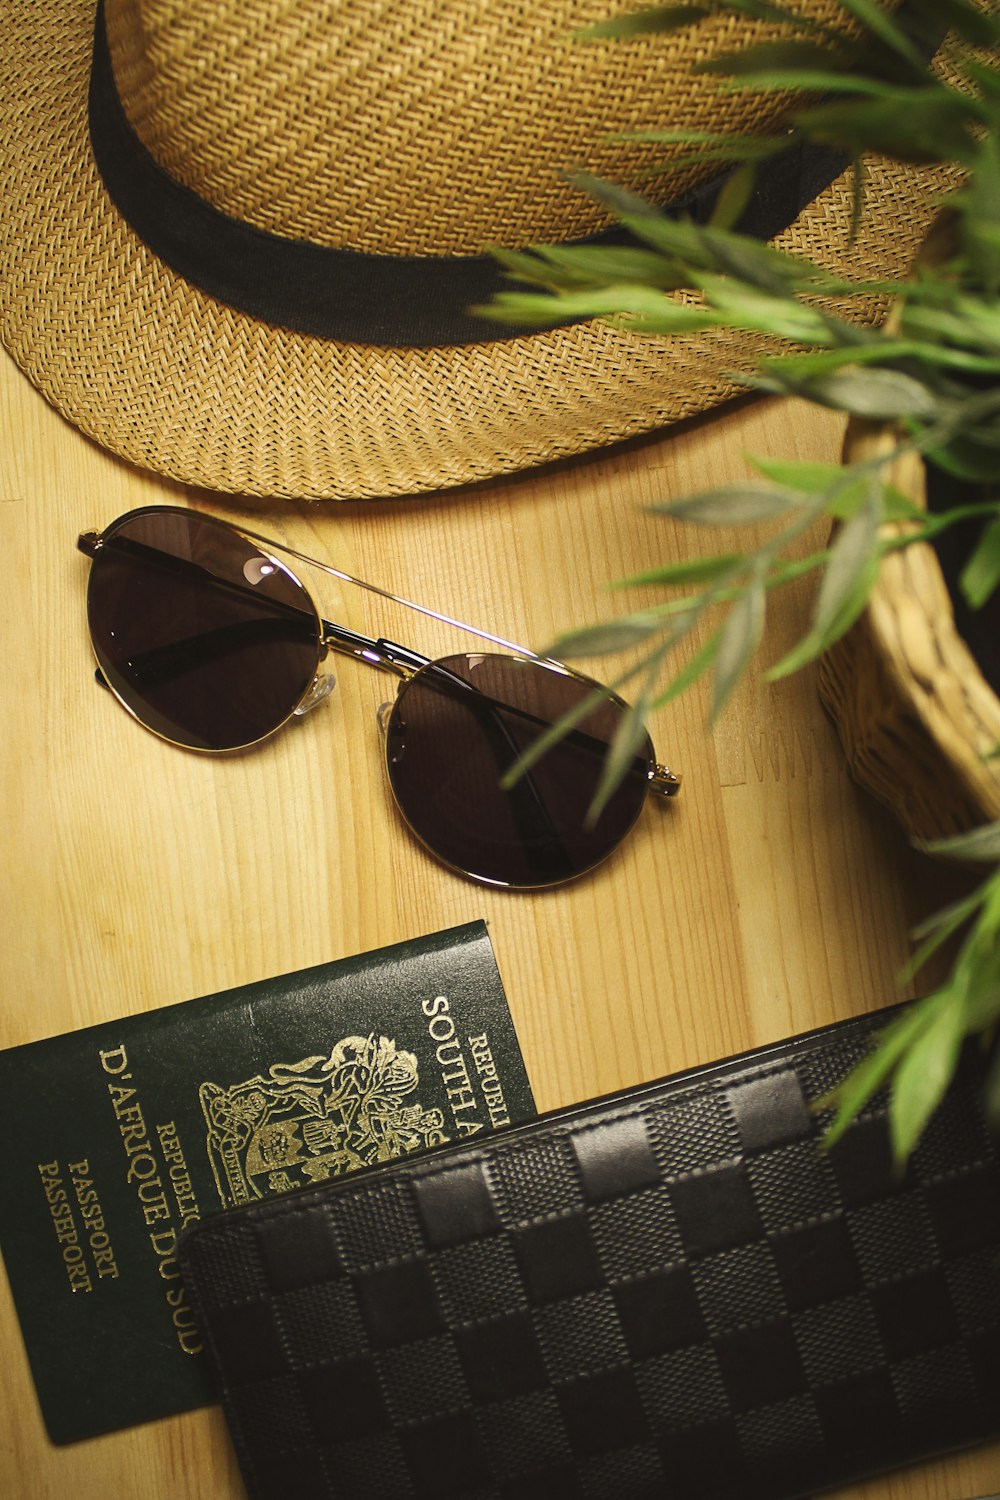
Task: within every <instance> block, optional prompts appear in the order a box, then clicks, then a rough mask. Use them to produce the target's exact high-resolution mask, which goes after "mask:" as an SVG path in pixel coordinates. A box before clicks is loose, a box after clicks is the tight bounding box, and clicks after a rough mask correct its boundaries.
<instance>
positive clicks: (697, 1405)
mask: <svg viewBox="0 0 1000 1500" xmlns="http://www.w3.org/2000/svg"><path fill="white" fill-rule="evenodd" d="M884 1020H885V1013H883V1015H882V1016H874V1017H865V1018H859V1019H857V1020H854V1021H850V1022H846V1023H838V1024H837V1025H835V1026H833V1027H827V1028H825V1029H823V1030H821V1031H818V1032H813V1033H810V1034H808V1035H805V1036H802V1037H798V1038H796V1039H794V1040H792V1041H789V1042H786V1043H782V1044H780V1045H777V1046H772V1047H767V1048H764V1049H762V1050H759V1051H756V1052H752V1053H748V1054H745V1055H744V1056H742V1057H739V1058H734V1059H730V1060H728V1061H726V1062H723V1063H719V1064H716V1065H713V1066H710V1067H706V1068H700V1069H697V1070H694V1071H691V1072H688V1073H685V1074H682V1075H678V1076H676V1077H673V1078H669V1079H666V1080H664V1081H662V1082H659V1083H654V1084H649V1085H646V1086H644V1087H642V1088H638V1089H634V1090H629V1091H628V1092H626V1093H622V1094H618V1095H615V1096H613V1097H611V1098H606V1099H602V1100H597V1101H594V1102H592V1103H588V1104H585V1105H581V1106H579V1107H577V1108H573V1109H568V1110H562V1111H559V1112H557V1113H553V1114H549V1115H545V1116H542V1117H541V1118H539V1119H538V1120H536V1121H533V1122H531V1123H530V1124H527V1125H523V1126H519V1127H516V1128H514V1129H511V1130H508V1131H502V1132H499V1133H498V1134H496V1135H493V1136H490V1137H488V1138H485V1139H483V1140H482V1141H481V1142H477V1141H475V1140H473V1141H471V1142H467V1143H466V1144H463V1145H461V1146H457V1147H450V1146H449V1147H444V1148H439V1149H438V1150H435V1151H433V1152H430V1153H426V1154H424V1155H422V1156H420V1157H413V1158H405V1159H402V1160H400V1161H397V1162H394V1163H390V1164H388V1165H386V1166H382V1167H378V1168H374V1169H372V1170H369V1171H365V1172H361V1173H358V1174H355V1175H353V1176H351V1177H346V1178H340V1179H337V1180H334V1181H330V1182H328V1183H326V1184H324V1185H322V1186H321V1187H319V1188H317V1189H307V1190H304V1191H301V1192H296V1193H293V1194H291V1195H289V1196H288V1197H285V1198H272V1199H268V1200H266V1201H263V1202H261V1203H258V1204H256V1205H253V1206H250V1207H245V1208H240V1209H236V1210H233V1211H231V1212H228V1213H224V1214H218V1215H216V1216H214V1217H212V1218H208V1219H205V1220H204V1221H203V1222H202V1223H200V1224H198V1225H196V1226H194V1227H193V1228H192V1229H190V1230H189V1231H188V1232H187V1233H186V1235H185V1237H184V1238H183V1240H182V1242H181V1260H182V1270H183V1274H184V1276H185V1278H186V1279H187V1282H188V1287H189V1290H190V1292H191V1294H192V1295H193V1298H194V1303H195V1308H196V1311H197V1316H198V1318H199V1320H200V1324H201V1327H202V1331H203V1334H204V1336H205V1340H206V1344H207V1346H208V1349H209V1353H210V1358H211V1360H212V1363H213V1364H214V1368H215V1371H216V1375H217V1379H218V1383H219V1389H220V1393H221V1396H222V1399H223V1401H224V1403H225V1409H226V1413H227V1417H228V1421H229V1424H230V1428H231V1431H232V1435H233V1438H234V1441H235V1445H236V1449H237V1452H238V1454H239V1459H240V1464H241V1467H242V1471H243V1474H244V1477H245V1480H246V1484H247V1488H248V1490H249V1492H250V1494H251V1496H254V1497H257V1500H270V1497H275V1500H277V1497H281V1500H285V1497H287V1496H289V1495H291V1494H295V1493H301V1494H308V1495H310V1496H317V1497H318V1496H329V1497H338V1500H355V1497H359V1500H360V1497H365V1500H383V1497H386V1500H387V1497H392V1500H410V1497H412V1500H452V1497H453V1500H459V1497H461V1500H569V1497H573V1500H647V1497H648V1500H758V1497H759V1500H763V1497H767V1500H776V1497H782V1500H789V1497H792V1496H800V1495H806V1494H812V1493H813V1492H815V1491H816V1490H819V1489H823V1488H825V1487H828V1486H835V1485H840V1484H845V1483H848V1482H850V1481H851V1480H854V1479H857V1478H860V1477H862V1476H865V1475H868V1474H871V1473H873V1472H876V1471H878V1470H882V1469H886V1468H891V1467H895V1466H897V1465H900V1464H903V1463H906V1462H909V1461H912V1460H915V1459H918V1458H921V1457H926V1456H930V1455H932V1454H935V1453H940V1452H942V1451H945V1450H948V1449H951V1448H955V1447H959V1446H962V1445H965V1444H969V1443H973V1442H977V1441H980V1440H983V1439H986V1438H988V1437H990V1436H993V1435H996V1434H998V1433H1000V1254H998V1251H1000V1173H998V1164H997V1159H996V1156H995V1151H994V1142H993V1141H992V1140H991V1138H990V1135H989V1133H988V1132H987V1129H986V1126H985V1123H984V1120H983V1117H982V1114H981V1109H980V1086H981V1081H982V1072H983V1066H984V1065H983V1062H982V1060H981V1057H980V1056H979V1054H978V1053H977V1052H976V1051H973V1050H970V1052H969V1054H968V1055H967V1056H966V1058H965V1059H964V1061H963V1065H962V1068H961V1070H960V1073H959V1076H958V1077H957V1079H956V1081H955V1084H954V1086H953V1088H952V1089H951V1091H950V1093H949V1095H948V1097H947V1099H946V1101H945V1102H944V1104H943V1105H942V1106H941V1107H940V1109H939V1110H938V1112H937V1114H936V1115H935V1117H934V1119H933V1121H932V1123H931V1125H930V1127H929V1129H928V1130H927V1132H926V1134H925V1136H924V1138H923V1140H922V1141H921V1143H920V1145H919V1146H918V1148H917V1150H916V1152H915V1154H914V1155H913V1157H912V1159H911V1161H910V1164H909V1167H908V1169H907V1172H906V1174H905V1176H902V1177H901V1176H899V1175H898V1174H897V1172H896V1171H895V1170H894V1168H893V1165H892V1162H891V1160H890V1154H889V1150H888V1140H887V1130H886V1119H885V1103H886V1101H885V1099H884V1098H879V1099H876V1100H874V1101H873V1102H872V1104H871V1105H870V1106H869V1107H868V1108H867V1109H866V1111H865V1112H864V1114H863V1115H862V1116H861V1117H860V1118H859V1119H858V1120H857V1121H856V1122H855V1123H853V1124H852V1125H851V1126H850V1128H849V1129H848V1130H847V1132H846V1134H845V1135H844V1136H843V1137H842V1139H841V1140H840V1142H839V1144H838V1145H837V1146H836V1147H835V1148H834V1149H832V1150H830V1151H829V1152H824V1151H823V1150H822V1149H821V1148H820V1137H821V1135H822V1131H823V1128H824V1124H825V1123H826V1122H825V1118H824V1117H823V1116H817V1114H816V1112H815V1110H814V1109H813V1108H811V1106H813V1105H814V1103H815V1101H816V1100H818V1099H819V1098H821V1097H822V1096H823V1095H824V1094H825V1093H826V1092H827V1091H828V1090H829V1089H830V1088H831V1086H832V1085H833V1084H834V1083H835V1082H836V1081H838V1080H839V1079H840V1078H841V1077H842V1076H843V1074H844V1073H845V1072H846V1070H847V1069H848V1068H849V1067H850V1066H851V1065H852V1063H854V1062H855V1061H857V1059H858V1058H859V1057H860V1056H861V1055H862V1053H863V1052H864V1051H865V1049H866V1048H867V1046H868V1044H869V1042H870V1038H871V1034H872V1031H873V1029H874V1027H875V1026H877V1025H879V1024H884Z"/></svg>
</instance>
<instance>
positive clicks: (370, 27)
mask: <svg viewBox="0 0 1000 1500" xmlns="http://www.w3.org/2000/svg"><path fill="white" fill-rule="evenodd" d="M630 3H631V4H632V7H633V8H636V9H637V8H639V6H638V4H637V3H635V0H630ZM804 3H806V4H807V6H808V8H811V9H812V10H814V11H815V12H816V13H817V14H820V13H827V14H833V13H835V12H837V13H839V7H837V6H836V5H835V3H834V0H804ZM615 8H616V7H614V6H609V3H608V0H579V3H572V0H535V3H532V4H526V3H524V0H340V3H336V4H335V3H332V0H103V4H100V5H97V6H96V7H95V3H94V0H59V3H58V4H54V3H47V4H41V5H40V4H38V3H36V0H12V3H11V4H10V5H8V6H7V7H6V16H7V19H6V21H5V25H4V28H3V38H2V40H0V58H2V60H0V334H2V339H3V342H4V344H5V345H6V347H7V349H8V350H9V351H10V353H11V354H12V355H13V357H14V359H15V360H16V361H17V363H18V364H19V365H20V366H21V368H22V369H23V371H24V372H25V374H26V375H27V376H28V377H29V379H30V380H31V381H33V382H34V383H35V385H37V387H38V388H39V389H40V390H41V391H42V392H43V393H44V395H45V396H46V397H47V398H48V399H49V401H51V402H52V404H53V405H54V406H55V407H56V408H57V409H58V410H59V411H60V412H62V413H63V414H64V416H66V417H67V418H68V419H69V420H70V421H71V422H73V423H75V424H76V425H77V426H78V427H80V428H81V429H82V430H83V431H84V432H85V433H87V434H88V435H89V436H90V437H92V438H94V439H96V440H97V441H98V442H99V443H101V444H103V445H104V446H106V447H107V448H109V449H111V450H113V451H114V452H116V453H118V454H121V455H123V456H124V457H125V458H127V459H129V460H131V461H132V462H134V463H136V464H138V465H141V466H143V467H145V468H148V469H152V470H155V471H157V472H160V473H163V474H166V475H169V476H172V477H173V478H175V479H178V480H181V481H183V482H188V483H193V484H197V485H203V486H207V487H210V488H214V489H217V490H223V491H229V492H234V493H246V494H270V495H286V496H298V497H327V498H347V497H362V496H381V495H397V494H406V493H413V492H418V491H426V490H430V489H435V488H440V487H444V486H449V485H456V484H461V483H465V482H468V481H472V480H476V479H482V478H486V477H489V476H493V475H497V474H500V473H503V472H510V471H514V470H517V469H520V468H523V467H526V466H528V465H532V464H537V463H541V462H543V461H546V460H549V459H554V458H559V457H564V456H567V455H570V454H576V453H580V452H583V451H586V450H588V449H590V448H593V447H595V446H597V445H599V444H604V443H609V442H612V441H615V440H617V439H620V438H624V437H628V436H631V435H634V434H638V433H642V432H646V431H649V430H651V429H653V428H656V427H659V426H662V425H664V424H666V423H669V422H671V421H674V420H676V419H678V418H681V417H686V416H690V415H692V414H694V413H696V412H699V411H703V410H705V409H706V408H707V407H709V406H711V405H712V404H713V403H715V402H717V401H719V400H720V399H722V398H723V397H724V396H726V395H728V394H731V393H732V387H731V386H730V385H727V383H726V381H725V379H724V378H723V374H722V372H723V371H725V370H732V369H734V368H746V367H747V366H748V365H749V364H750V362H751V361H752V359H753V358H754V357H755V355H757V354H759V352H760V343H759V341H757V342H754V341H750V340H747V339H745V338H737V337H735V336H733V335H719V336H704V335H701V336H698V337H697V338H687V339H684V340H681V341H676V340H664V339H649V338H642V337H638V336H636V335H634V334H628V333H624V332H621V331H618V330H614V329H612V328H610V327H608V326H606V325H605V324H602V323H597V322H586V323H577V324H574V325H572V326H569V327H562V328H556V329H552V330H547V331H541V332H530V333H526V332H525V331H524V330H522V329H510V328H506V329H505V328H503V327H500V326H496V325H494V324H492V323H488V322H486V321H485V320H483V319H481V318H476V317H472V316H470V315H469V313H468V311H467V309H469V308H470V306H473V305H475V304H478V303H481V302H483V301H484V300H486V299H488V297H489V295H490V294H491V290H492V288H494V287H496V286H499V285H500V283H501V275H500V272H499V270H498V267H497V264H496V261H495V259H494V258H493V257H492V256H491V255H490V254H489V253H488V249H489V247H490V246H491V245H497V244H499V245H504V246H523V245H525V244H529V243H531V242H539V241H544V242H552V241H564V240H568V239H580V238H586V237H590V236H595V235H600V234H601V233H602V232H604V231H605V230H606V229H607V228H608V219H607V216H606V214H605V213H604V211H603V210H602V209H601V208H600V207H599V206H598V205H597V204H595V203H594V202H593V201H592V200H591V198H590V197H589V196H588V195H586V194H585V193H583V192H581V191H580V190H579V189H577V188H576V187H574V186H573V185H572V184H571V182H570V181H569V178H568V174H569V173H570V172H571V171H572V169H574V168H578V167H580V166H585V167H586V168H588V169H589V170H591V171H593V172H596V173H598V174H600V175H601V176H603V177H605V178H609V179H613V180H615V181H618V182H620V183H622V184H623V185H625V186H631V187H633V188H637V189H638V190H640V191H642V192H643V193H645V194H647V195H650V194H651V191H652V192H655V195H656V196H657V198H658V199H661V200H663V201H665V202H669V203H674V202H676V201H677V200H678V199H681V200H682V199H683V195H684V194H685V193H688V192H690V191H691V190H693V189H695V188H696V186H697V184H698V181H699V179H700V178H704V177H705V176H706V173H704V172H702V173H700V174H699V173H698V172H697V171H696V170H693V169H691V168H688V169H685V170H684V171H681V170H676V171H674V172H672V173H671V172H667V173H665V174H662V175H660V176H658V177H657V178H655V179H653V180H652V185H651V180H650V179H649V178H648V177H647V176H645V175H644V174H645V171H646V169H647V168H648V167H649V165H650V162H651V160H652V157H651V155H650V152H651V150H653V149H654V148H650V147H637V146H636V145H635V144H634V143H628V142H623V141H622V140H621V139H618V137H620V136H621V134H622V133H623V132H628V131H630V130H636V129H640V128H647V129H648V128H650V127H656V126H658V125H659V126H667V125H672V126H678V125H682V124H688V125H697V126H699V127H701V128H705V129H728V130H734V129H735V130H740V129H747V128H750V127H752V126H754V127H755V126H759V125H761V124H766V123H767V122H768V120H769V119H774V118H776V111H777V109H778V108H779V106H780V101H775V100H773V99H772V98H770V97H768V96H760V95H746V96H741V95H734V94H727V93H725V92H723V91H721V90H717V89H716V88H714V86H713V85H711V84H709V83H706V82H705V81H704V80H699V79H698V78H697V77H695V76H693V75H692V73H691V64H692V62H693V61H694V60H695V59H696V57H697V56H701V55H704V51H705V49H706V47H717V48H723V47H731V46H734V45H738V44H740V43H742V42H745V41H747V40H751V39H753V37H754V36H755V35H757V34H759V33H760V31H761V29H762V28H761V27H760V26H758V25H757V23H751V22H748V21H746V20H741V19H739V18H733V17H718V18H715V19H714V20H712V21H710V22H709V23H708V24H707V27H702V28H688V29H686V30H685V31H683V32H680V33H677V34H673V35H670V36H667V37H662V38H656V37H641V38H635V39H632V40H628V41H605V42H596V43H588V44H580V43H579V42H576V41H573V40H572V39H571V38H572V33H573V32H574V31H576V30H577V29H579V28H581V27H583V26H587V25H589V24H591V23H593V22H595V21H598V20H600V19H603V18H604V17H605V16H606V15H607V14H608V11H609V9H615ZM619 8H620V7H619ZM95 10H96V14H95ZM95 23H96V24H95ZM661 149H662V148H657V154H658V155H659V154H661ZM711 170H714V169H711ZM831 175H835V173H834V172H833V171H832V170H831V169H829V167H828V169H827V171H826V174H825V176H826V178H827V179H828V178H829V177H830V176H831ZM928 181H929V178H928V175H927V174H920V173H916V172H914V171H913V170H907V171H903V170H900V169H897V168H893V167H890V166H889V165H887V164H874V165H873V168H872V171H871V176H870V182H869V198H868V201H869V205H870V208H869V213H868V215H867V217H866V221H865V224H864V228H863V231H862V233H861V235H860V237H859V238H858V240H857V241H856V243H854V244H851V243H849V236H848V223H849V217H850V194H851V185H850V180H849V174H844V175H843V176H839V177H835V180H833V181H832V182H828V183H826V182H823V183H819V184H817V183H815V182H813V183H809V184H806V186H807V187H808V191H807V192H806V193H805V196H806V197H810V196H811V194H812V189H813V188H814V187H816V186H819V187H820V188H821V191H819V193H818V196H815V197H814V198H813V199H812V201H811V202H809V204H808V206H807V207H806V208H805V209H804V211H802V212H797V210H798V209H799V208H800V207H801V202H800V201H798V200H800V199H801V198H802V196H803V191H802V190H803V184H802V183H801V182H798V183H795V182H792V183H791V184H788V183H786V184H785V185H784V186H783V187H782V188H781V191H780V192H779V193H777V195H776V196H777V198H778V199H779V200H780V201H779V202H778V203H777V206H776V205H775V203H773V202H771V203H770V204H769V206H768V203H765V204H764V214H763V220H762V225H761V232H762V233H764V234H766V235H768V236H771V235H772V234H773V232H774V231H775V230H776V229H777V230H779V231H780V233H779V234H778V243H781V244H783V245H785V246H787V247H789V248H792V249H795V250H797V251H800V252H803V253H806V254H813V255H816V256H817V257H819V258H821V259H822V260H824V261H825V262H826V263H827V264H828V265H830V266H831V267H835V268H838V269H840V270H842V271H843V272H845V273H850V272H852V271H854V272H859V271H864V272H869V273H870V272H872V271H876V270H877V271H878V272H879V273H880V274H886V275H896V274H898V273H900V272H902V271H903V269H904V268H905V267H906V266H907V265H908V264H909V262H910V260H911V258H912V256H913V253H914V249H915V246H916V243H917V241H918V239H919V237H920V234H921V233H922V231H923V229H924V227H925V224H926V223H927V221H928V219H929V217H930V214H931V211H932V208H931V204H930V202H929V198H930V196H931V195H930V194H929V192H928ZM770 197H771V198H774V197H775V194H773V193H772V194H771V195H770ZM793 200H795V201H793ZM775 215H777V222H767V220H768V216H770V218H771V220H774V218H775Z"/></svg>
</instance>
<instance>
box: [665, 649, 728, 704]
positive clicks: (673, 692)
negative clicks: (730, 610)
mask: <svg viewBox="0 0 1000 1500" xmlns="http://www.w3.org/2000/svg"><path fill="white" fill-rule="evenodd" d="M721 634H722V631H721V630H717V631H715V633H714V634H713V635H711V636H710V637H709V639H708V640H707V641H706V642H705V644H704V645H703V646H699V648H698V650H697V651H696V652H695V653H694V655H693V656H692V657H691V659H690V661H688V662H686V663H685V665H684V666H683V667H682V668H681V670H680V671H679V672H678V673H677V674H676V676H675V677H674V678H673V679H672V680H671V682H670V684H669V685H668V686H667V687H666V688H665V689H664V690H663V692H662V693H660V695H659V696H658V697H657V698H655V699H654V700H653V702H652V703H651V704H650V707H651V708H664V707H666V705H667V704H668V703H672V702H673V700H674V699H675V698H679V697H680V695H681V693H683V692H686V691H687V689H688V688H689V687H690V686H691V684H692V683H694V682H697V681H698V678H699V677H701V676H702V675H703V674H704V673H705V672H707V671H708V669H709V667H710V666H711V665H712V663H713V661H714V660H715V653H716V652H717V651H718V649H719V637H720V636H721Z"/></svg>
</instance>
